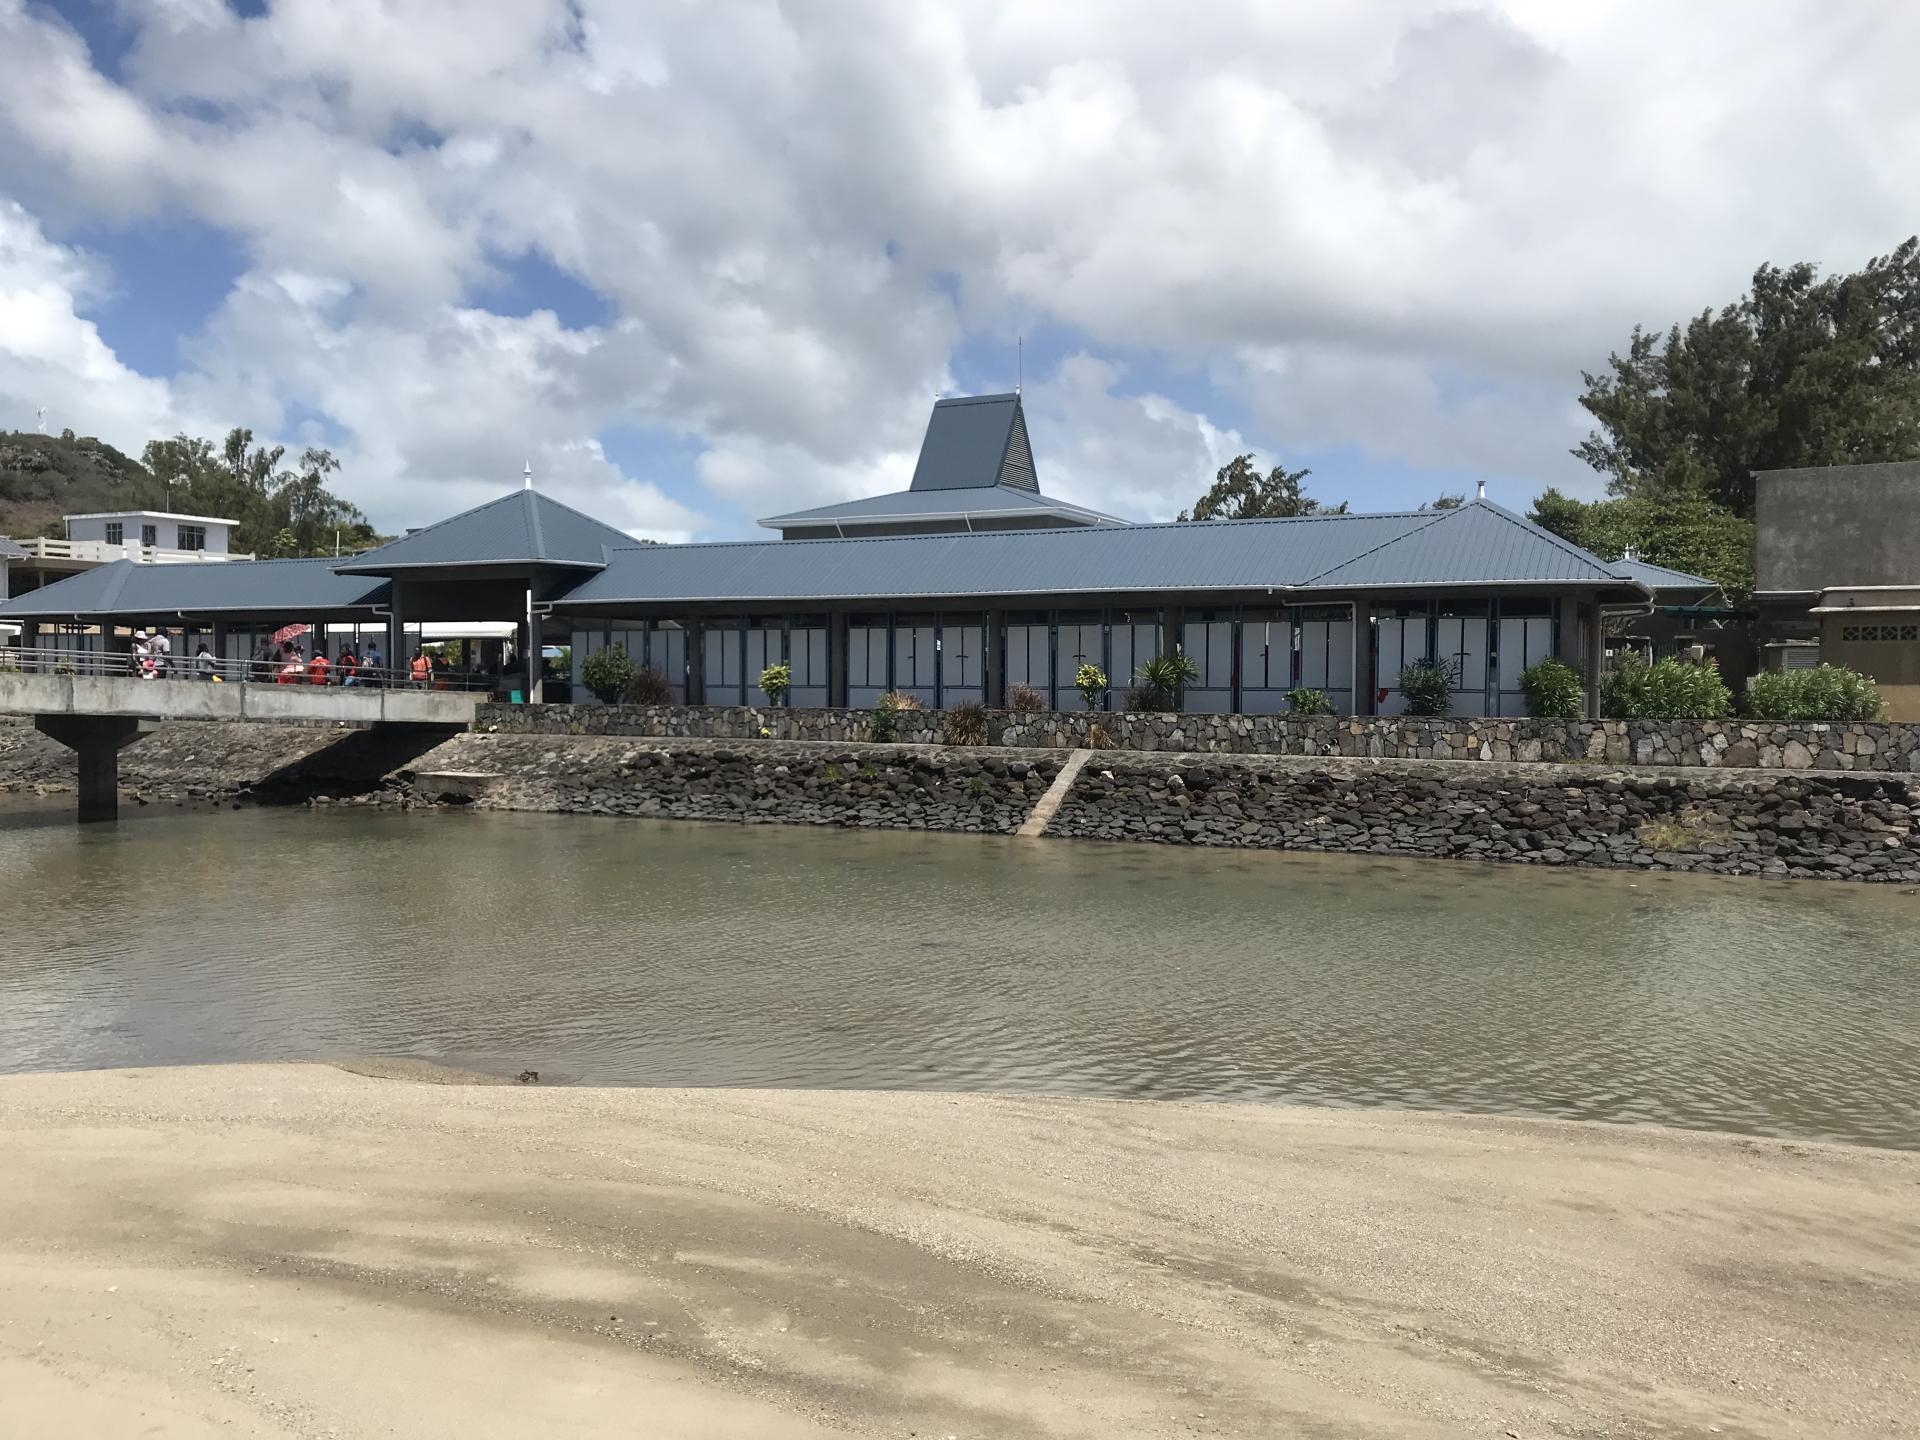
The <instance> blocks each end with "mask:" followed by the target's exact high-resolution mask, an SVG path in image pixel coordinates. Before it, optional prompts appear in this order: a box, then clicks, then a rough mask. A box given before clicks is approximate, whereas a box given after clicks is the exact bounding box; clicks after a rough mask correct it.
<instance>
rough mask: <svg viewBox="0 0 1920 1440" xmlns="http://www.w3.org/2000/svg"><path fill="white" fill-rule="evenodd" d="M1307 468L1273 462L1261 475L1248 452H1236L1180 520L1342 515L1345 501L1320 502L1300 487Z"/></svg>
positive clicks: (1268, 518)
mask: <svg viewBox="0 0 1920 1440" xmlns="http://www.w3.org/2000/svg"><path fill="white" fill-rule="evenodd" d="M1312 473H1313V472H1312V471H1311V470H1289V469H1287V468H1286V467H1285V466H1284V465H1276V466H1274V467H1273V469H1271V470H1269V471H1268V472H1267V473H1266V474H1265V475H1262V474H1261V473H1260V471H1259V469H1258V467H1256V466H1255V465H1254V463H1253V456H1251V455H1236V456H1234V457H1233V459H1231V460H1229V461H1228V462H1227V463H1226V464H1225V465H1222V466H1221V467H1220V469H1219V470H1218V471H1216V472H1215V474H1214V477H1213V488H1212V489H1210V490H1208V491H1207V493H1206V494H1204V495H1202V496H1201V497H1200V498H1199V499H1198V500H1196V501H1195V502H1194V505H1193V509H1192V510H1182V511H1181V512H1180V517H1179V518H1180V519H1182V520H1271V519H1287V518H1290V517H1292V516H1296V515H1344V514H1346V512H1347V502H1346V501H1344V500H1342V501H1341V502H1340V503H1339V504H1338V505H1335V506H1331V507H1329V506H1324V505H1322V504H1321V503H1320V502H1319V501H1318V500H1315V499H1314V498H1313V497H1312V496H1310V495H1308V494H1307V492H1306V491H1305V490H1304V489H1303V488H1302V487H1301V484H1300V482H1301V481H1302V480H1304V479H1306V478H1307V476H1309V475H1311V474H1312Z"/></svg>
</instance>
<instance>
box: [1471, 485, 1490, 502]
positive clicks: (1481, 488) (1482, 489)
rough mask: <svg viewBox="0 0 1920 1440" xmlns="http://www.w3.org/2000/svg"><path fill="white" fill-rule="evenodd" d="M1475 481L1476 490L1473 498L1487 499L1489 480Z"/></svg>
mask: <svg viewBox="0 0 1920 1440" xmlns="http://www.w3.org/2000/svg"><path fill="white" fill-rule="evenodd" d="M1475 483H1476V488H1475V491H1474V496H1473V498H1474V499H1476V500H1484V499H1486V498H1487V482H1486V481H1484V480H1480V481H1477V482H1475Z"/></svg>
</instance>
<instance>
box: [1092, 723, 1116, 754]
mask: <svg viewBox="0 0 1920 1440" xmlns="http://www.w3.org/2000/svg"><path fill="white" fill-rule="evenodd" d="M1087 748H1088V749H1089V750H1111V749H1113V736H1111V735H1109V734H1108V733H1107V727H1106V726H1104V725H1102V724H1101V723H1100V722H1099V721H1098V720H1096V721H1094V722H1093V723H1092V724H1091V725H1089V726H1087Z"/></svg>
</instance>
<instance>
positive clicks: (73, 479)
mask: <svg viewBox="0 0 1920 1440" xmlns="http://www.w3.org/2000/svg"><path fill="white" fill-rule="evenodd" d="M165 500H166V496H165V493H164V491H163V488H162V487H161V486H160V485H159V483H158V482H157V481H155V480H154V478H153V476H151V475H150V474H148V473H147V470H146V467H145V466H143V465H142V464H141V463H140V462H139V461H138V460H135V459H133V458H132V457H130V456H127V455H123V454H122V453H121V452H120V451H118V450H116V449H114V448H113V446H111V445H109V444H107V443H106V442H105V441H104V440H96V439H94V438H93V437H92V436H90V435H81V436H75V435H74V434H73V432H72V431H68V432H66V433H65V434H62V435H39V434H35V433H33V432H31V431H26V430H0V535H17V536H28V535H55V536H57V535H60V534H63V533H64V532H63V531H62V530H61V527H60V517H61V516H62V515H72V514H80V513H84V512H86V511H89V510H117V509H123V508H128V507H135V506H137V507H142V508H147V509H152V508H159V507H163V506H164V504H165Z"/></svg>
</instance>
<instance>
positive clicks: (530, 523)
mask: <svg viewBox="0 0 1920 1440" xmlns="http://www.w3.org/2000/svg"><path fill="white" fill-rule="evenodd" d="M520 493H521V494H522V495H524V496H526V497H527V499H526V506H527V538H528V540H530V541H531V542H532V544H531V545H530V546H529V547H528V548H529V549H530V550H531V551H532V552H533V561H534V563H535V564H536V565H537V564H539V563H540V562H541V561H542V560H545V559H546V558H547V532H546V530H545V529H544V528H543V527H542V526H541V524H540V506H539V504H538V492H537V491H536V490H535V489H534V488H533V487H532V486H531V485H529V486H527V487H526V489H524V490H522V491H521V492H520Z"/></svg>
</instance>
